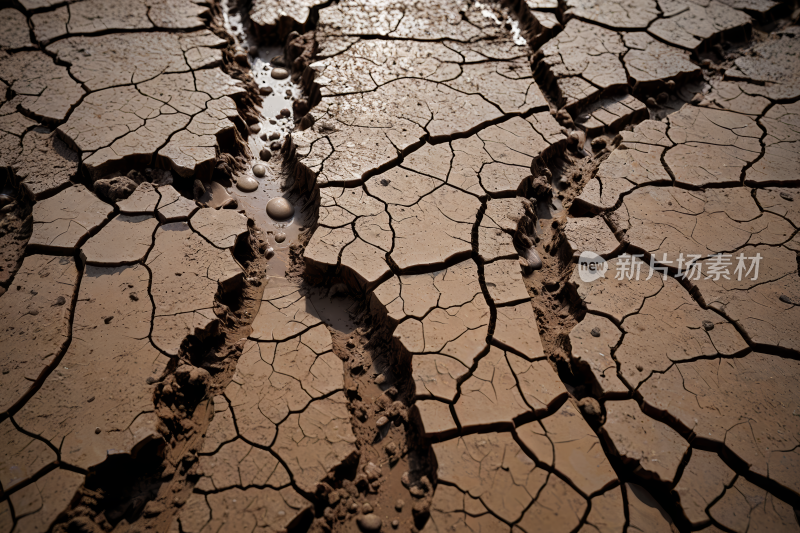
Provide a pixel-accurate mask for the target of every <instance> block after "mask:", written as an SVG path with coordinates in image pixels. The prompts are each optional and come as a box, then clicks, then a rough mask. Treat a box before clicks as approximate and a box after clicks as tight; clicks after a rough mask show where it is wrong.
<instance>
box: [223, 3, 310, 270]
mask: <svg viewBox="0 0 800 533" xmlns="http://www.w3.org/2000/svg"><path fill="white" fill-rule="evenodd" d="M222 8H223V20H224V23H225V28H226V30H227V31H228V32H229V33H230V34H231V35H233V36H234V38H235V39H236V42H237V44H238V45H239V47H240V48H241V49H242V50H244V51H245V52H247V53H248V59H249V60H250V67H251V70H252V74H253V77H254V78H255V81H256V83H257V84H258V87H259V88H260V89H261V93H262V94H261V106H260V107H261V108H260V110H259V111H260V120H259V126H260V129H258V128H253V126H252V125H251V129H250V134H249V136H248V141H247V142H248V144H249V146H250V151H251V153H252V154H253V158H252V160H251V161H250V165H249V167H250V168H249V169H248V170H247V171H246V172H245V173H244V174H243V175H237V176H234V179H236V180H247V181H249V179H248V178H253V179H255V180H256V182H257V183H258V188H257V189H256V190H254V191H252V192H246V191H243V190H240V189H239V188H238V187H237V186H236V185H235V184H234V185H233V186H230V187H227V188H226V190H227V191H228V193H229V194H230V195H231V196H233V197H234V198H236V200H237V202H238V204H239V208H240V209H244V211H245V213H246V214H247V216H248V217H249V218H251V219H253V221H254V222H255V223H256V226H257V227H258V228H259V229H261V230H262V231H263V232H264V233H265V234H266V236H267V240H268V241H269V244H270V246H271V247H272V249H273V250H274V256H272V257H270V258H269V261H268V266H267V275H269V276H283V275H284V273H285V269H286V264H287V263H288V252H289V248H290V246H291V245H292V244H294V243H296V242H297V237H298V235H299V233H300V231H301V230H302V229H303V227H304V226H305V225H306V223H308V222H310V221H309V220H306V215H307V214H306V213H304V212H303V210H302V209H301V207H302V204H303V199H302V198H299V197H297V196H296V195H293V194H290V193H288V192H286V191H284V190H283V185H284V184H283V179H282V177H281V172H280V156H279V154H278V151H279V148H278V147H279V146H281V145H283V142H284V140H285V139H286V136H287V135H289V134H290V133H291V132H292V130H293V129H294V111H293V109H292V104H293V103H294V101H295V100H296V99H297V98H300V97H302V96H303V94H302V91H301V89H300V87H299V86H297V85H296V84H295V83H293V82H292V79H291V76H289V77H283V76H280V75H278V73H277V72H275V74H276V75H278V78H283V79H276V78H275V77H273V72H274V71H275V69H283V66H282V65H280V64H276V62H275V61H274V60H275V59H276V58H280V57H281V56H282V55H283V47H281V46H266V45H261V44H260V43H259V42H258V41H257V39H256V38H255V34H254V32H253V31H252V27H251V23H250V20H249V18H248V17H247V15H246V7H245V6H242V5H241V4H239V3H238V2H235V1H230V0H223V1H222ZM255 129H258V131H254V130H255ZM271 146H275V149H273V148H272V147H271ZM263 150H267V151H268V153H269V154H270V156H271V157H269V161H264V160H262V159H261V157H260V154H261V153H262V151H263ZM259 164H260V165H264V166H265V167H266V173H265V174H264V175H263V176H261V177H259V176H258V175H256V174H255V173H254V172H253V167H255V166H256V165H259ZM276 197H284V198H286V199H287V200H288V201H289V202H291V203H292V205H294V206H295V213H294V215H293V216H292V217H290V218H289V219H287V220H276V219H273V218H271V217H270V216H269V215H268V214H267V211H266V206H267V203H268V202H269V201H270V200H271V199H273V198H276ZM276 235H281V236H282V237H283V238H282V239H281V238H279V239H278V240H280V241H281V242H278V241H276V239H275V236H276Z"/></svg>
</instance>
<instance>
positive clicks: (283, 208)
mask: <svg viewBox="0 0 800 533" xmlns="http://www.w3.org/2000/svg"><path fill="white" fill-rule="evenodd" d="M267 214H268V215H269V216H271V217H272V218H274V219H275V220H286V219H287V218H290V217H291V216H292V215H294V206H293V205H292V204H291V203H290V202H289V200H287V199H286V198H281V197H278V198H273V199H272V200H270V201H269V202H267Z"/></svg>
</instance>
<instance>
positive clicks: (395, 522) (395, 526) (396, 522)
mask: <svg viewBox="0 0 800 533" xmlns="http://www.w3.org/2000/svg"><path fill="white" fill-rule="evenodd" d="M398 527H400V520H398V519H397V518H395V519H394V520H392V528H394V529H397V528H398Z"/></svg>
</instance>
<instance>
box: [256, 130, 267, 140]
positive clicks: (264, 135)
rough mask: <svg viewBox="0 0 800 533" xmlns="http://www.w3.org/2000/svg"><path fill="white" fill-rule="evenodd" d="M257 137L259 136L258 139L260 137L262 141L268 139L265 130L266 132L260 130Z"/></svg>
mask: <svg viewBox="0 0 800 533" xmlns="http://www.w3.org/2000/svg"><path fill="white" fill-rule="evenodd" d="M258 137H259V139H261V140H262V141H266V140H268V139H269V135H267V132H266V131H262V132H261V135H259V136H258Z"/></svg>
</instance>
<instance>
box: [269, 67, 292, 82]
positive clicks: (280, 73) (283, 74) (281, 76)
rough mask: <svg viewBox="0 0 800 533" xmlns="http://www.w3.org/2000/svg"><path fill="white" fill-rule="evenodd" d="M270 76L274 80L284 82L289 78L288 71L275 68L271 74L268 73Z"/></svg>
mask: <svg viewBox="0 0 800 533" xmlns="http://www.w3.org/2000/svg"><path fill="white" fill-rule="evenodd" d="M270 76H272V77H273V78H275V79H276V80H285V79H286V78H288V77H289V71H288V70H286V69H285V68H281V67H277V68H274V69H272V72H270Z"/></svg>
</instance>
